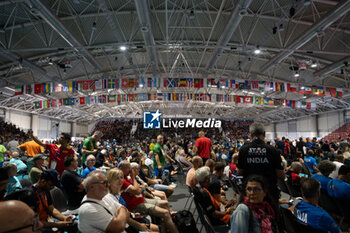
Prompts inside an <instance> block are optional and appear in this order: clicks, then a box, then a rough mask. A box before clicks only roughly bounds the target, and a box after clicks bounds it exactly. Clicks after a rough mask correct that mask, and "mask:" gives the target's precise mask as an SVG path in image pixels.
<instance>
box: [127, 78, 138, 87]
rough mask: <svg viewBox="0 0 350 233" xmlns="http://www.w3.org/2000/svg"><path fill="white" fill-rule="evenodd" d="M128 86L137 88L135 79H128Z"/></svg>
mask: <svg viewBox="0 0 350 233" xmlns="http://www.w3.org/2000/svg"><path fill="white" fill-rule="evenodd" d="M128 87H129V88H137V79H134V78H131V79H129V85H128Z"/></svg>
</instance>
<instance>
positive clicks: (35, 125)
mask: <svg viewBox="0 0 350 233" xmlns="http://www.w3.org/2000/svg"><path fill="white" fill-rule="evenodd" d="M30 128H31V130H33V134H34V135H35V136H38V135H39V116H38V115H35V114H31V117H30Z"/></svg>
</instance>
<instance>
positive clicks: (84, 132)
mask: <svg viewBox="0 0 350 233" xmlns="http://www.w3.org/2000/svg"><path fill="white" fill-rule="evenodd" d="M88 134H89V126H88V125H81V124H77V128H76V137H86V136H88Z"/></svg>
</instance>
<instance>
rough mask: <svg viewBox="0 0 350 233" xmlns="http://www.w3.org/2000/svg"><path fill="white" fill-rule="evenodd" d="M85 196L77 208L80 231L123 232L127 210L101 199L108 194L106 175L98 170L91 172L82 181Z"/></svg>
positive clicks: (84, 232)
mask: <svg viewBox="0 0 350 233" xmlns="http://www.w3.org/2000/svg"><path fill="white" fill-rule="evenodd" d="M84 187H85V190H86V193H87V194H86V196H85V197H84V199H83V201H82V203H81V206H80V208H79V222H78V228H79V231H80V232H81V233H90V232H91V233H92V232H94V233H97V232H101V233H102V232H123V231H124V229H125V226H126V223H127V221H128V219H129V215H130V213H129V211H128V210H127V209H126V208H125V207H124V206H120V205H118V207H119V208H118V209H117V206H116V205H114V204H112V205H111V204H109V203H107V202H106V201H104V200H103V198H104V196H106V195H107V194H108V187H109V182H108V180H107V177H106V176H105V175H104V174H103V173H101V172H99V171H93V172H91V173H90V174H89V175H88V176H87V178H86V179H85V181H84Z"/></svg>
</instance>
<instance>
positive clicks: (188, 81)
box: [187, 78, 203, 88]
mask: <svg viewBox="0 0 350 233" xmlns="http://www.w3.org/2000/svg"><path fill="white" fill-rule="evenodd" d="M202 80H203V79H202ZM202 82H203V81H202ZM193 86H194V79H193V78H188V79H187V87H188V88H193ZM202 88H203V85H202Z"/></svg>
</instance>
